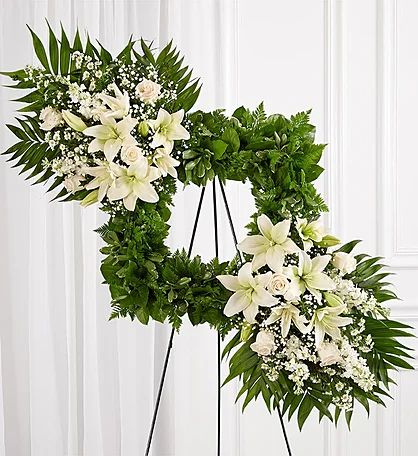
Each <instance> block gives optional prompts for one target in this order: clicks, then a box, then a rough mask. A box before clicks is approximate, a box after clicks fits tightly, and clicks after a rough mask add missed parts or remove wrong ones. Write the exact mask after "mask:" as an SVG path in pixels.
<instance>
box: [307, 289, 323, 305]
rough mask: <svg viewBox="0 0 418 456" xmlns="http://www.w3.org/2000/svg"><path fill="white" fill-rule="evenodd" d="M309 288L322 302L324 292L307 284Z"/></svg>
mask: <svg viewBox="0 0 418 456" xmlns="http://www.w3.org/2000/svg"><path fill="white" fill-rule="evenodd" d="M307 289H308V290H309V291H310V292H311V293H312V294H313V295H314V297H315V299H316V301H317V302H318V304H320V303H321V301H322V293H321V292H320V291H319V290H317V289H316V288H311V287H309V286H308V285H307Z"/></svg>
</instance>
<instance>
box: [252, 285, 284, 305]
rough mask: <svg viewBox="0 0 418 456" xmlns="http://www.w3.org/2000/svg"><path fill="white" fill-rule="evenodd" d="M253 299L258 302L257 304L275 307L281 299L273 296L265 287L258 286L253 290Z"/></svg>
mask: <svg viewBox="0 0 418 456" xmlns="http://www.w3.org/2000/svg"><path fill="white" fill-rule="evenodd" d="M251 297H252V301H253V302H254V303H256V304H257V306H261V307H273V306H275V305H276V304H277V303H278V302H279V300H278V299H277V298H275V297H274V296H272V295H271V294H270V293H269V292H268V291H266V290H265V289H264V288H263V287H261V286H258V287H256V289H255V290H254V291H253V293H252V295H251Z"/></svg>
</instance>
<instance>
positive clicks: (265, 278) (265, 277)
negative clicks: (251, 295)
mask: <svg viewBox="0 0 418 456" xmlns="http://www.w3.org/2000/svg"><path fill="white" fill-rule="evenodd" d="M272 275H273V274H272V273H271V272H270V271H269V272H266V273H265V274H259V275H257V276H256V277H255V279H256V282H257V285H260V286H262V287H263V288H267V285H268V283H269V282H270V279H271V276H272Z"/></svg>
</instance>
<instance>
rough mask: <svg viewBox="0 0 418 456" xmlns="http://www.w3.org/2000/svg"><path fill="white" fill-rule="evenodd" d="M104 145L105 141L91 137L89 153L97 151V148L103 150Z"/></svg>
mask: <svg viewBox="0 0 418 456" xmlns="http://www.w3.org/2000/svg"><path fill="white" fill-rule="evenodd" d="M104 145H105V141H103V140H102V139H97V138H96V139H93V141H92V142H91V143H90V144H89V149H88V151H89V153H93V152H97V151H98V150H103V149H104Z"/></svg>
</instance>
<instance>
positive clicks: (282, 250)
mask: <svg viewBox="0 0 418 456" xmlns="http://www.w3.org/2000/svg"><path fill="white" fill-rule="evenodd" d="M290 223H291V221H290V220H283V221H282V222H279V223H277V224H276V225H273V223H272V222H271V220H270V219H269V218H268V217H267V216H266V215H264V214H263V215H260V217H258V218H257V225H258V229H259V230H260V233H261V235H260V234H256V235H253V236H247V237H246V238H245V239H244V240H243V241H242V242H240V243H239V244H238V248H239V249H240V250H241V251H242V252H244V253H249V254H250V255H254V258H253V261H252V265H253V270H254V271H257V269H260V268H261V267H262V266H264V265H265V264H267V265H268V266H269V268H270V269H272V270H273V271H279V270H280V268H281V267H282V266H283V261H284V257H285V255H286V254H287V253H296V252H299V250H300V249H299V247H298V246H297V245H296V244H295V243H294V242H293V241H292V240H291V239H290V238H289V237H288V235H289V231H290Z"/></svg>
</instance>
